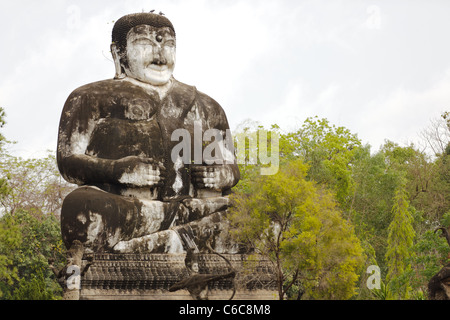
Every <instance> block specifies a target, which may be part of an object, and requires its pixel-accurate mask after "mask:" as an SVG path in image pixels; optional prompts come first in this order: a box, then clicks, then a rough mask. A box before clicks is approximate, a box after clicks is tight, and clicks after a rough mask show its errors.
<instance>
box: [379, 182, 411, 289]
mask: <svg viewBox="0 0 450 320" xmlns="http://www.w3.org/2000/svg"><path fill="white" fill-rule="evenodd" d="M407 199H408V197H407V194H406V192H405V186H404V185H403V186H401V187H400V188H398V189H397V191H396V193H395V197H394V206H393V207H392V214H393V219H392V222H391V224H390V225H389V228H388V232H389V234H388V240H387V251H386V262H387V267H388V273H387V275H386V280H387V281H388V282H391V281H392V282H394V285H397V286H398V287H400V284H398V283H397V284H396V283H395V282H396V281H397V280H398V278H399V276H401V275H402V274H403V273H405V272H408V271H409V270H410V269H411V266H410V265H409V263H408V261H409V259H410V258H411V248H412V246H413V240H414V237H415V231H414V228H413V217H412V215H411V213H410V212H409V210H408V207H409V203H408V200H407ZM409 290H410V286H409V284H407V283H403V284H402V285H401V288H397V292H398V294H399V297H406V298H408V297H409Z"/></svg>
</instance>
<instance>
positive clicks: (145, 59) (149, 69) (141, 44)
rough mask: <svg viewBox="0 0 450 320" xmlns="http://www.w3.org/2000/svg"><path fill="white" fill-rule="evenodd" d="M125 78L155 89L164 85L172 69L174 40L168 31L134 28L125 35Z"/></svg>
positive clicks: (173, 66)
mask: <svg viewBox="0 0 450 320" xmlns="http://www.w3.org/2000/svg"><path fill="white" fill-rule="evenodd" d="M126 55H127V61H128V67H127V68H125V72H126V74H127V76H129V77H131V78H134V79H137V80H139V81H142V82H146V83H149V84H152V85H155V86H159V85H163V84H166V83H167V82H168V81H169V79H170V78H171V76H172V73H173V70H174V68H175V37H174V35H173V32H172V31H171V30H170V29H169V28H165V27H164V28H154V27H151V26H148V25H140V26H137V27H135V28H133V29H131V30H130V32H128V35H127V52H126Z"/></svg>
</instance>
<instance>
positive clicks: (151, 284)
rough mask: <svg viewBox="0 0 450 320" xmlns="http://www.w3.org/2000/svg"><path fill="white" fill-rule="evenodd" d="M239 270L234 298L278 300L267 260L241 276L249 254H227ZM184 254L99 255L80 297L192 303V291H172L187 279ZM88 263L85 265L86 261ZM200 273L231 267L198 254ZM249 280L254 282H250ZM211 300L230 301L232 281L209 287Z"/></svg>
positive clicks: (84, 278)
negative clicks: (249, 272)
mask: <svg viewBox="0 0 450 320" xmlns="http://www.w3.org/2000/svg"><path fill="white" fill-rule="evenodd" d="M225 256H226V257H227V259H229V261H230V262H231V263H232V264H233V267H234V268H235V269H236V270H238V276H237V278H236V283H237V291H236V294H235V296H234V299H264V300H266V299H275V298H276V288H275V279H274V276H273V275H274V273H273V272H272V269H271V266H270V264H269V263H268V261H266V260H260V261H258V262H257V264H256V266H255V267H254V269H253V272H252V274H251V275H244V274H242V273H240V271H242V270H243V266H244V263H245V262H246V261H247V258H248V257H247V256H246V255H240V254H226V255H225ZM184 259H185V254H96V255H94V261H95V263H94V264H93V265H92V266H91V267H90V268H89V270H88V272H86V274H85V275H84V276H83V277H82V280H81V294H80V298H81V299H84V300H97V299H101V300H104V299H132V300H139V299H149V300H172V299H173V300H178V299H188V300H191V299H192V298H191V296H190V294H189V292H187V291H186V290H180V291H176V292H169V288H170V287H171V286H172V285H174V284H175V283H177V282H178V281H180V280H182V279H183V278H185V277H186V276H188V271H187V269H186V267H185V261H184ZM84 263H86V262H84ZM199 269H200V270H199V273H200V274H221V273H225V272H227V270H228V265H227V264H226V263H225V262H224V261H223V259H221V258H220V257H218V256H217V255H213V254H200V255H199ZM249 277H251V279H252V280H250V281H249V279H248V278H249ZM209 290H210V292H209V299H211V300H214V299H218V300H225V299H229V298H230V297H231V295H232V293H233V282H232V281H231V279H224V280H220V281H215V282H213V283H211V284H210V286H209Z"/></svg>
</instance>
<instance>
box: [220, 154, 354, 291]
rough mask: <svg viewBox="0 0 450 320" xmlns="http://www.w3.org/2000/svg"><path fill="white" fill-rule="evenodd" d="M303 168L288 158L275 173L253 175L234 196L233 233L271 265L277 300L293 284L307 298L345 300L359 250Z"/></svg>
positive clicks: (333, 207)
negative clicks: (249, 181)
mask: <svg viewBox="0 0 450 320" xmlns="http://www.w3.org/2000/svg"><path fill="white" fill-rule="evenodd" d="M307 170H308V166H307V165H305V164H304V163H303V162H302V161H301V160H292V161H290V162H288V163H286V164H284V165H283V166H282V167H280V170H279V172H278V173H277V174H276V175H270V176H259V177H257V178H256V179H255V180H254V181H252V182H251V183H250V184H249V185H248V190H247V191H248V192H247V193H243V192H238V193H236V194H234V195H233V197H232V198H233V200H234V206H233V208H232V209H231V212H230V215H229V219H230V222H231V226H232V228H231V230H232V231H231V233H232V236H233V237H234V239H235V241H237V242H238V243H240V244H241V245H242V246H248V247H249V248H251V249H253V250H255V252H256V253H258V254H260V255H262V256H264V257H267V258H268V259H269V260H270V261H271V262H272V263H273V266H274V270H275V271H276V278H277V284H278V294H279V297H280V299H284V298H285V296H286V294H287V293H288V292H290V290H291V289H292V288H293V287H294V286H297V287H301V288H302V290H304V292H305V294H304V296H305V297H307V298H316V299H317V298H324V299H325V298H329V299H348V298H350V297H351V296H352V295H353V294H354V293H355V283H356V281H357V279H358V272H359V271H358V268H360V267H361V265H362V262H363V253H362V248H361V246H360V243H359V240H358V239H357V238H356V236H355V234H354V231H353V228H352V226H351V225H350V224H349V223H347V222H346V221H345V220H344V219H343V218H342V216H341V212H340V211H339V209H338V208H337V206H336V202H335V200H334V199H333V196H332V195H331V194H330V193H329V192H327V191H326V190H325V189H321V188H319V187H317V186H316V185H315V183H314V182H312V181H308V180H307V179H306V175H307ZM233 226H234V227H233Z"/></svg>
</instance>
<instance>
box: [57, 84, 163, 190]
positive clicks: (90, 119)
mask: <svg viewBox="0 0 450 320" xmlns="http://www.w3.org/2000/svg"><path fill="white" fill-rule="evenodd" d="M101 104H102V102H101V101H97V100H96V97H95V96H94V95H90V94H86V93H85V91H82V90H81V92H79V90H75V91H74V92H73V93H72V94H71V95H70V96H69V98H68V99H67V101H66V103H65V105H64V108H63V112H62V114H61V120H60V125H59V134H58V148H57V162H58V168H59V171H60V172H61V174H62V176H63V177H64V178H65V179H66V180H67V181H69V182H71V183H75V184H78V185H83V184H95V183H110V184H122V185H132V186H158V185H161V184H162V183H163V179H164V171H165V168H164V167H163V166H162V164H160V163H158V162H156V161H154V160H153V159H150V158H143V157H139V156H128V157H124V158H120V159H105V158H99V157H96V156H94V155H90V154H88V153H87V152H86V151H87V148H88V146H89V143H90V141H91V136H92V133H93V132H94V129H95V127H96V125H97V123H98V121H99V120H100V118H101V114H102V112H101V110H100V107H99V106H100V105H101Z"/></svg>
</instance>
